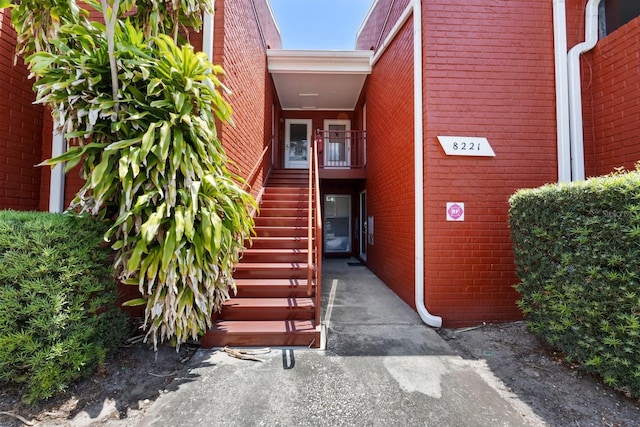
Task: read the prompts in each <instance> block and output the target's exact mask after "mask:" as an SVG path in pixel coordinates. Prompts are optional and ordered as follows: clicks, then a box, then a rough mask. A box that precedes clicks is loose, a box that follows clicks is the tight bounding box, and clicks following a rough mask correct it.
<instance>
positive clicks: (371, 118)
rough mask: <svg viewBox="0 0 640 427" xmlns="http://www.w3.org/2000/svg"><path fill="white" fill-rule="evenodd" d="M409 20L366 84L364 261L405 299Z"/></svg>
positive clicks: (409, 287) (409, 252)
mask: <svg viewBox="0 0 640 427" xmlns="http://www.w3.org/2000/svg"><path fill="white" fill-rule="evenodd" d="M412 22H413V21H412V20H411V19H410V20H409V21H408V22H407V23H406V24H405V26H404V28H403V29H402V31H401V32H400V34H398V36H397V37H396V38H395V39H394V41H393V43H392V44H391V46H390V47H389V49H388V50H387V51H386V52H385V54H384V55H383V56H382V57H381V59H380V61H379V62H378V63H377V64H376V66H375V67H374V69H373V72H372V74H371V76H370V77H369V81H368V84H367V89H366V90H367V93H366V105H367V205H368V206H367V215H372V216H373V217H374V242H373V243H374V244H373V245H372V246H368V248H367V250H368V251H367V266H368V267H369V268H370V269H371V270H372V271H373V272H374V273H375V274H376V275H377V276H378V277H380V278H381V279H382V280H383V281H384V282H385V283H386V284H387V285H388V286H389V287H390V288H391V289H393V290H394V292H396V293H397V294H398V295H399V296H400V297H401V298H402V299H403V300H404V301H405V302H407V304H410V305H412V306H413V305H414V304H413V292H414V287H413V286H414V280H413V275H414V256H413V253H414V251H413V247H414V241H415V240H414V236H415V233H414V224H413V223H414V221H413V211H414V208H413V207H414V185H413V176H414V174H413V165H414V161H413V159H414V157H413V61H412V57H413V41H412V40H413V36H412Z"/></svg>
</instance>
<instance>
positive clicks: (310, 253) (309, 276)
mask: <svg viewBox="0 0 640 427" xmlns="http://www.w3.org/2000/svg"><path fill="white" fill-rule="evenodd" d="M314 145H315V144H314ZM310 151H311V158H310V159H309V185H308V190H309V194H308V195H307V197H308V203H309V210H308V211H307V221H308V222H307V295H308V296H311V295H312V294H313V264H314V263H313V161H314V156H313V149H312V150H310Z"/></svg>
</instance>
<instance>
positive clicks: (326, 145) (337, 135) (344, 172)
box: [314, 129, 367, 179]
mask: <svg viewBox="0 0 640 427" xmlns="http://www.w3.org/2000/svg"><path fill="white" fill-rule="evenodd" d="M314 142H315V144H316V145H317V147H318V159H319V167H320V170H319V176H320V179H365V178H366V177H367V171H366V164H367V158H366V132H365V131H358V130H356V131H354V130H322V129H317V130H316V134H315V138H314Z"/></svg>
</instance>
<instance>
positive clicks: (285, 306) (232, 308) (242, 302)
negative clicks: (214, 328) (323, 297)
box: [220, 297, 315, 320]
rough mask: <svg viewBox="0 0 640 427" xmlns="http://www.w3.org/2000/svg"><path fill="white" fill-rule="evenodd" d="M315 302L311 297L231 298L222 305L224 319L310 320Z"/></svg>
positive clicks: (222, 317) (313, 313)
mask: <svg viewBox="0 0 640 427" xmlns="http://www.w3.org/2000/svg"><path fill="white" fill-rule="evenodd" d="M314 315H315V304H314V303H313V300H312V299H311V298H306V297H303V298H298V297H288V298H231V299H230V300H227V301H225V303H224V304H223V305H222V313H221V314H220V318H221V319H224V320H311V319H313V317H314Z"/></svg>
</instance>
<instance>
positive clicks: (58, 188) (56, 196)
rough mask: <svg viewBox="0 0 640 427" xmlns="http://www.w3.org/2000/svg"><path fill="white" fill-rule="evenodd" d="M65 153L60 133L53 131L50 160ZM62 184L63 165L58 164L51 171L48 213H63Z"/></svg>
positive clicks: (62, 137)
mask: <svg viewBox="0 0 640 427" xmlns="http://www.w3.org/2000/svg"><path fill="white" fill-rule="evenodd" d="M54 120H55V119H54ZM54 126H55V124H54ZM65 151H66V144H65V141H64V136H63V135H62V132H58V131H56V130H54V131H53V135H52V141H51V158H54V157H57V156H60V155H62V154H64V152H65ZM64 182H65V176H64V164H63V163H60V164H57V165H55V166H54V167H53V168H52V169H51V181H50V182H49V212H57V213H60V212H62V211H64Z"/></svg>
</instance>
